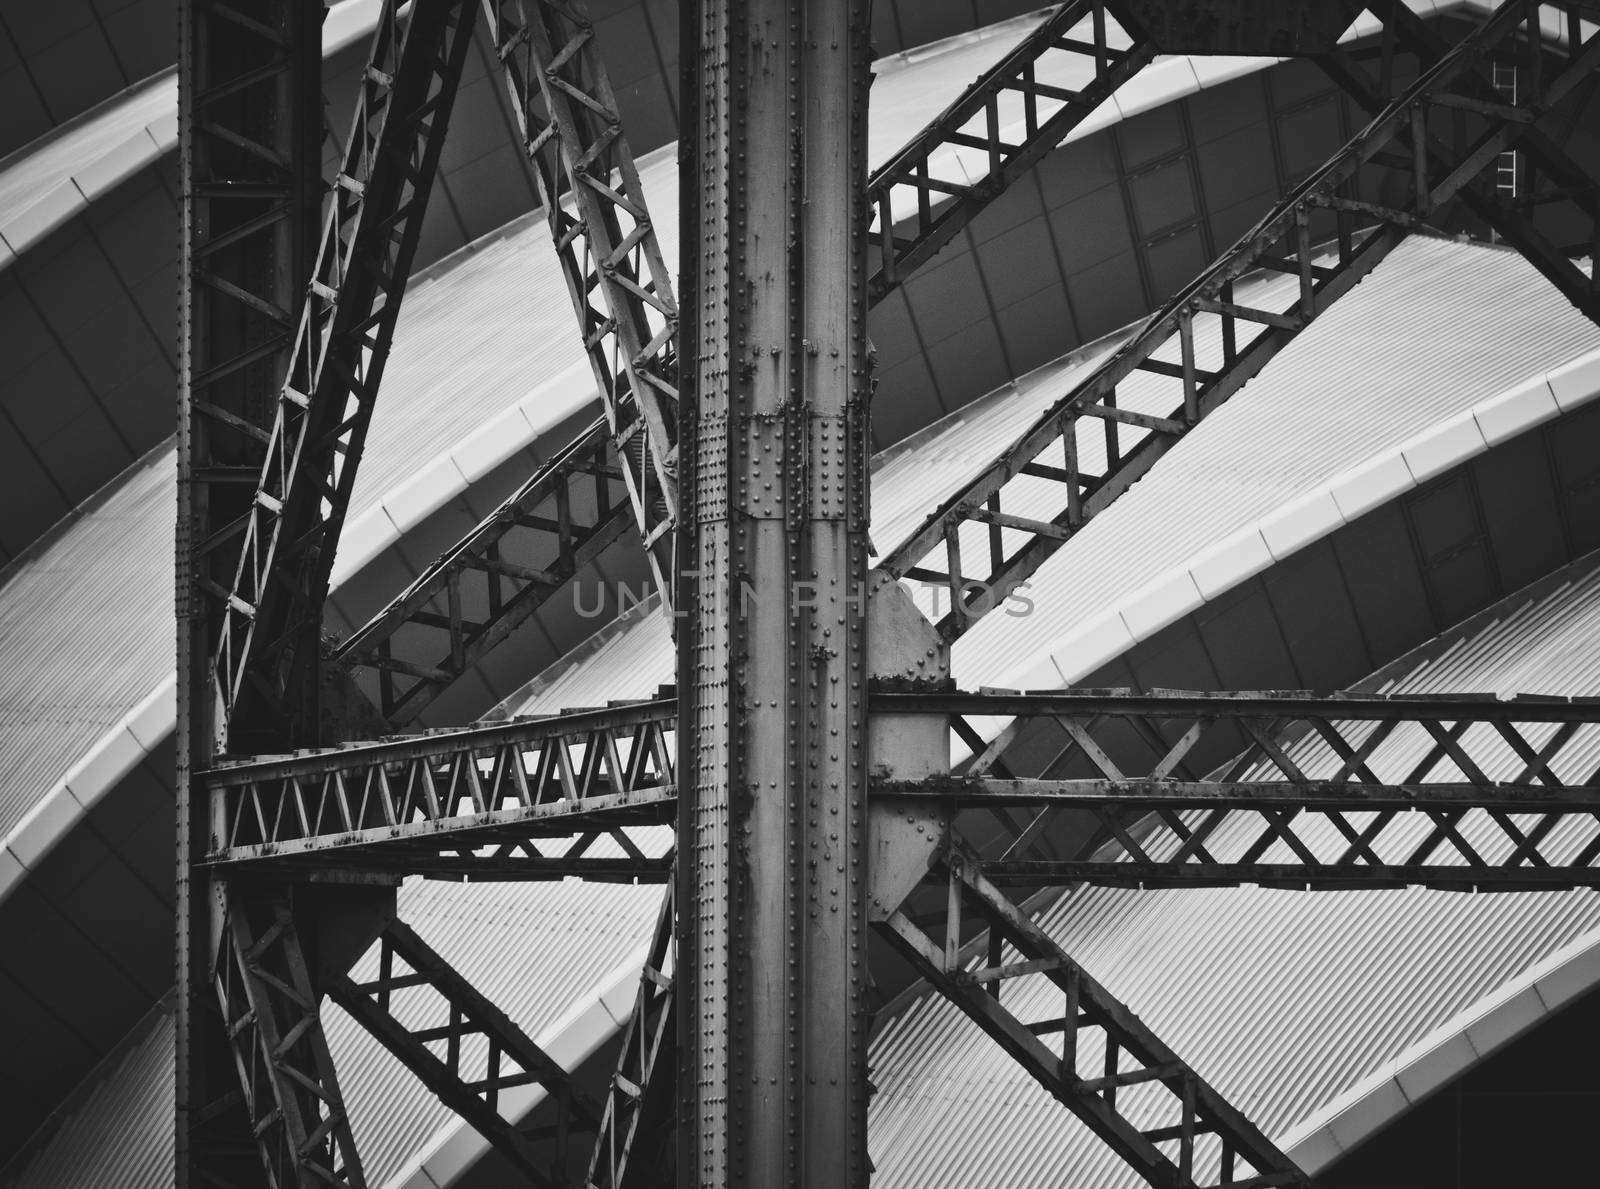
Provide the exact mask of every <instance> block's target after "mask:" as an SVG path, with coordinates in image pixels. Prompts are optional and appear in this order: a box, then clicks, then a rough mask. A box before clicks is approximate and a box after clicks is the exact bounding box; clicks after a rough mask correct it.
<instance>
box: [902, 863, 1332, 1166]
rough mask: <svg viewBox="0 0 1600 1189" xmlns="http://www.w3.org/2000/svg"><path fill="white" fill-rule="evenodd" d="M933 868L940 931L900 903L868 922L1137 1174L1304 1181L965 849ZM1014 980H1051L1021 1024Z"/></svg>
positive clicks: (1032, 999)
mask: <svg viewBox="0 0 1600 1189" xmlns="http://www.w3.org/2000/svg"><path fill="white" fill-rule="evenodd" d="M933 874H934V876H935V877H937V876H940V875H942V876H944V877H945V879H946V880H947V881H948V888H949V894H948V896H947V897H946V906H947V907H946V912H945V921H944V931H943V932H944V936H943V938H942V939H936V938H934V937H930V936H929V935H928V934H927V933H926V932H925V931H924V930H923V928H922V927H921V926H919V925H918V924H916V923H914V922H913V921H912V920H911V918H910V917H908V916H907V915H906V914H905V913H904V912H903V911H898V910H897V911H895V912H892V913H890V914H889V915H888V916H887V917H884V918H882V919H880V920H879V921H877V922H876V924H877V929H878V932H879V934H880V935H881V936H883V937H885V938H887V939H888V940H889V942H890V943H891V944H892V945H893V946H894V948H895V949H896V950H897V951H898V952H899V953H901V954H902V955H903V956H905V957H906V958H907V959H908V960H909V961H910V962H911V964H912V966H914V967H915V968H916V970H917V971H918V973H920V974H921V975H922V976H923V977H924V978H926V979H927V980H928V981H929V982H930V983H932V984H933V986H934V987H936V988H937V989H938V990H939V992H940V993H941V994H943V995H944V996H945V998H947V999H949V1000H950V1001H951V1002H952V1003H953V1004H955V1005H956V1006H957V1007H958V1008H960V1009H961V1011H962V1012H964V1013H965V1014H966V1015H967V1016H968V1017H969V1018H970V1019H972V1020H973V1021H974V1022H975V1023H976V1024H978V1026H979V1027H981V1028H982V1029H983V1030H984V1031H985V1032H986V1033H988V1034H989V1036H990V1037H991V1038H993V1040H994V1041H995V1042H996V1043H997V1044H999V1045H1000V1047H1001V1048H1003V1049H1004V1050H1005V1051H1006V1052H1007V1053H1008V1054H1009V1055H1010V1056H1011V1057H1012V1059H1013V1060H1015V1061H1016V1062H1017V1063H1018V1064H1019V1065H1020V1066H1022V1068H1023V1069H1025V1070H1027V1072H1028V1073H1029V1074H1030V1075H1032V1077H1033V1078H1034V1079H1035V1080H1036V1081H1038V1083H1039V1084H1040V1085H1041V1086H1043V1087H1044V1088H1045V1089H1046V1090H1048V1091H1049V1092H1050V1093H1051V1094H1052V1095H1053V1096H1054V1097H1055V1098H1056V1099H1057V1101H1059V1102H1060V1103H1061V1104H1062V1105H1063V1106H1065V1107H1066V1108H1067V1109H1068V1110H1070V1111H1071V1112H1072V1113H1073V1114H1074V1115H1076V1116H1077V1117H1078V1118H1079V1119H1080V1120H1082V1121H1083V1122H1084V1124H1085V1125H1086V1126H1088V1127H1089V1129H1090V1130H1091V1131H1093V1132H1094V1133H1095V1134H1096V1135H1098V1136H1099V1137H1100V1138H1101V1139H1102V1140H1104V1141H1105V1143H1106V1144H1107V1145H1108V1146H1109V1147H1110V1148H1111V1149H1112V1150H1113V1151H1115V1152H1116V1153H1117V1155H1118V1156H1120V1157H1121V1158H1122V1159H1123V1160H1124V1161H1126V1162H1127V1164H1128V1165H1129V1166H1130V1167H1131V1168H1133V1169H1134V1171H1136V1172H1137V1173H1138V1174H1139V1175H1140V1176H1141V1177H1143V1178H1144V1179H1145V1181H1147V1182H1148V1183H1149V1184H1151V1185H1167V1186H1174V1187H1185V1189H1189V1187H1196V1186H1202V1185H1204V1186H1212V1185H1216V1186H1222V1185H1229V1186H1235V1187H1239V1189H1243V1187H1244V1186H1250V1187H1251V1189H1255V1187H1258V1186H1260V1187H1264V1186H1269V1185H1303V1186H1309V1185H1310V1183H1311V1182H1310V1178H1308V1177H1307V1176H1306V1175H1305V1174H1304V1173H1302V1172H1301V1171H1300V1170H1299V1169H1298V1168H1296V1167H1295V1165H1294V1163H1293V1162H1292V1161H1291V1160H1290V1159H1289V1158H1288V1157H1287V1156H1286V1155H1284V1154H1283V1153H1282V1152H1281V1151H1279V1150H1278V1148H1277V1147H1276V1146H1275V1145H1274V1144H1273V1143H1272V1141H1271V1140H1269V1139H1268V1138H1267V1137H1266V1136H1265V1135H1263V1134H1262V1133H1261V1131H1260V1130H1258V1129H1257V1128H1256V1127H1255V1125H1254V1124H1252V1123H1251V1122H1250V1121H1249V1119H1247V1118H1246V1117H1245V1115H1244V1114H1243V1112H1241V1111H1240V1110H1239V1109H1238V1108H1237V1107H1235V1106H1234V1105H1233V1104H1232V1103H1230V1102H1228V1101H1227V1100H1226V1099H1224V1098H1223V1097H1222V1095H1221V1094H1219V1093H1218V1092H1217V1091H1216V1090H1215V1089H1213V1088H1212V1087H1211V1086H1210V1085H1209V1084H1208V1083H1207V1082H1206V1081H1205V1080H1204V1079H1203V1078H1202V1077H1201V1076H1200V1075H1199V1073H1197V1072H1196V1071H1195V1070H1194V1069H1193V1068H1191V1067H1190V1066H1189V1065H1188V1064H1187V1063H1185V1062H1184V1061H1183V1059H1182V1058H1180V1057H1179V1056H1178V1055H1177V1054H1176V1053H1174V1052H1173V1051H1172V1050H1171V1049H1170V1048H1168V1047H1167V1046H1166V1045H1165V1044H1164V1043H1163V1042H1162V1041H1161V1040H1160V1038H1159V1037H1157V1036H1156V1034H1155V1033H1154V1032H1153V1031H1152V1030H1151V1029H1150V1028H1149V1027H1147V1026H1146V1025H1145V1024H1144V1023H1143V1022H1142V1021H1141V1020H1140V1019H1139V1017H1138V1016H1136V1015H1134V1013H1133V1012H1132V1011H1131V1010H1130V1009H1129V1008H1128V1007H1127V1006H1126V1005H1125V1004H1123V1003H1122V1002H1121V1001H1119V1000H1118V999H1117V998H1116V997H1115V996H1113V995H1112V994H1111V993H1110V992H1109V991H1107V990H1106V989H1105V987H1103V986H1101V985H1100V984H1099V983H1098V982H1096V981H1095V980H1094V978H1092V977H1091V976H1090V975H1089V973H1088V972H1087V971H1085V970H1084V969H1083V967H1081V966H1079V965H1078V964H1077V963H1076V962H1074V961H1073V960H1072V959H1071V958H1070V957H1069V956H1068V955H1067V953H1066V952H1065V951H1064V950H1062V948H1061V947H1060V946H1059V945H1058V944H1057V943H1056V941H1055V939H1054V938H1052V937H1051V936H1050V935H1049V934H1047V933H1046V932H1045V931H1044V930H1043V929H1041V928H1040V927H1039V926H1038V925H1036V924H1035V923H1034V922H1033V920H1032V919H1031V918H1030V917H1029V916H1028V914H1027V913H1025V912H1024V911H1023V910H1022V909H1021V908H1019V907H1018V906H1017V905H1015V904H1013V903H1012V902H1011V901H1010V900H1008V899H1007V898H1006V897H1005V896H1004V895H1003V894H1002V893H1001V892H1000V891H999V889H997V888H996V887H995V886H994V885H993V884H992V883H990V882H989V880H987V879H985V878H984V876H983V874H982V872H981V871H979V870H978V869H977V865H976V863H975V862H974V861H973V859H972V857H971V856H970V855H969V854H968V853H967V852H966V851H964V850H963V849H961V848H960V847H958V846H952V847H950V848H949V849H948V850H946V851H945V852H944V853H943V854H942V855H941V856H940V859H939V861H938V863H937V865H936V867H935V870H934V873H933ZM964 912H971V913H974V914H976V915H977V916H978V917H979V918H981V920H982V922H983V923H984V924H986V925H987V926H988V929H989V936H990V945H989V952H988V957H987V959H986V960H983V961H975V962H961V961H959V960H958V959H957V958H956V954H957V953H958V951H959V950H960V947H961V935H962V916H963V913H964ZM1024 978H1027V979H1029V980H1030V981H1035V980H1037V979H1045V980H1048V981H1049V983H1051V984H1052V985H1053V991H1054V993H1053V994H1052V995H1051V996H1050V998H1049V1003H1050V1007H1049V1009H1048V1011H1047V1012H1046V1013H1045V1014H1044V1015H1043V1016H1042V1017H1038V1018H1034V1019H1029V1020H1024V1019H1021V1018H1019V1017H1018V1016H1017V1015H1016V1014H1015V1013H1014V1012H1013V1011H1011V1010H1009V1009H1008V1008H1007V1007H1006V1006H1004V1004H1005V1000H1006V998H1007V995H1006V993H1004V992H1003V990H1002V988H1004V987H1005V986H1006V984H1007V983H1009V982H1012V980H1020V979H1024ZM1017 997H1019V998H1020V997H1022V996H1021V994H1020V993H1018V994H1017ZM1026 998H1027V1000H1028V1001H1031V1002H1037V996H1035V995H1029V996H1027V997H1026Z"/></svg>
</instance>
